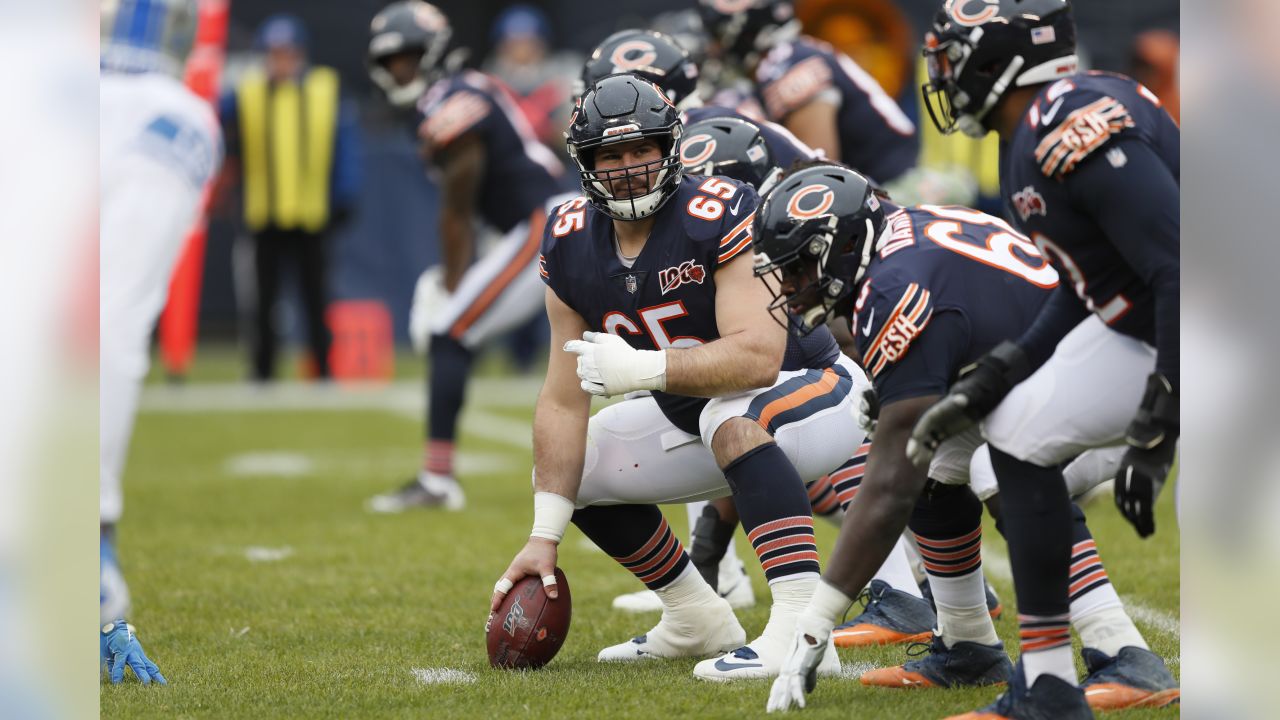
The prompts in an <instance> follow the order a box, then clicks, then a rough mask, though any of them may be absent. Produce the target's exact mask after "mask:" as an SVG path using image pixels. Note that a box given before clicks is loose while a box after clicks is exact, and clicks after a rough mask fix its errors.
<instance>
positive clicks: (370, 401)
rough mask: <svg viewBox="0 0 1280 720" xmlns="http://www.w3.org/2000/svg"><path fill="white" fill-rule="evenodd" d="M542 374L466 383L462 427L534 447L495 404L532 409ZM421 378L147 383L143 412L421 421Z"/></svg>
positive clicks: (524, 426)
mask: <svg viewBox="0 0 1280 720" xmlns="http://www.w3.org/2000/svg"><path fill="white" fill-rule="evenodd" d="M540 387H542V379H541V378H534V377H519V378H482V379H477V380H475V381H473V382H471V383H470V384H469V386H468V388H467V394H468V398H467V399H468V403H467V408H466V409H465V410H464V411H463V413H462V432H464V433H466V434H469V435H474V436H476V437H480V438H483V439H485V440H490V441H492V442H496V443H500V444H503V445H507V446H509V447H513V448H517V449H521V450H528V449H530V448H532V447H533V437H532V429H531V427H530V425H529V423H527V422H522V421H519V420H515V419H512V418H508V417H505V416H502V415H500V414H496V413H491V412H485V409H486V408H487V409H494V408H517V407H528V408H532V407H533V403H534V400H535V399H536V397H537V394H538V389H539V388H540ZM425 395H426V394H425V392H424V391H423V387H422V383H420V382H416V381H409V380H402V381H399V382H394V383H385V384H352V385H342V384H339V385H316V384H314V383H302V382H281V383H276V384H273V385H263V386H259V385H253V384H250V383H243V382H232V383H191V384H186V385H177V386H173V385H148V386H147V387H145V388H143V391H142V398H141V401H140V403H139V409H140V411H141V412H144V413H176V414H187V413H201V414H206V413H232V412H234V413H256V412H300V411H308V410H318V411H353V410H366V411H374V412H387V413H391V414H392V415H395V416H397V417H401V418H405V419H408V420H414V421H420V420H421V419H422V417H423V414H424V408H425V407H426V396H425Z"/></svg>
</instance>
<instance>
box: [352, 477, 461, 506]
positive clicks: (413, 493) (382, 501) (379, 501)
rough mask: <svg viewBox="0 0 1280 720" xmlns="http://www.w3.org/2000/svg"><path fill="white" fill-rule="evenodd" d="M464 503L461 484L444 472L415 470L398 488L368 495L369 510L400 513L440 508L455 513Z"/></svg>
mask: <svg viewBox="0 0 1280 720" xmlns="http://www.w3.org/2000/svg"><path fill="white" fill-rule="evenodd" d="M466 506H467V497H466V495H464V494H463V492H462V486H461V485H459V484H458V481H457V480H454V479H453V478H451V477H449V476H448V475H433V474H431V473H428V472H422V473H419V474H418V476H417V477H416V478H412V479H411V480H409V482H407V483H405V484H404V485H403V486H402V487H401V488H400V489H398V490H393V491H391V492H388V493H383V494H381V495H374V496H373V497H371V498H369V501H368V503H366V507H367V508H368V509H369V512H375V513H401V512H404V511H405V510H411V509H413V508H440V509H442V510H449V511H451V512H456V511H458V510H461V509H463V508H464V507H466Z"/></svg>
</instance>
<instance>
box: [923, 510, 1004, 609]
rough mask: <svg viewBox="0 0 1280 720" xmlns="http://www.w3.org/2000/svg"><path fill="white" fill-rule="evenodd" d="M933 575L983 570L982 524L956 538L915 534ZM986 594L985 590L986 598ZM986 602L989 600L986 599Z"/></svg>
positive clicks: (964, 573) (925, 564)
mask: <svg viewBox="0 0 1280 720" xmlns="http://www.w3.org/2000/svg"><path fill="white" fill-rule="evenodd" d="M913 534H914V535H915V538H916V548H917V549H918V550H919V551H920V557H922V558H924V570H925V572H926V573H928V574H929V577H930V578H933V577H943V578H953V577H960V576H962V575H968V574H970V573H975V572H978V571H979V570H981V569H982V527H981V526H978V527H977V528H974V529H973V531H972V532H969V533H966V534H964V535H961V536H959V537H953V538H929V537H925V536H924V535H921V534H920V533H913ZM985 597H986V594H985V592H984V594H983V598H985ZM983 602H986V600H985V599H984V600H983Z"/></svg>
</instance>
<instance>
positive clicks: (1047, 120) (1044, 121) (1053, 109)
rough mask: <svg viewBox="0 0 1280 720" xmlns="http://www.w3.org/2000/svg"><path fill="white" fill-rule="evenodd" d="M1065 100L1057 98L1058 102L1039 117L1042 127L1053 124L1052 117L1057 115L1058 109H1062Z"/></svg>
mask: <svg viewBox="0 0 1280 720" xmlns="http://www.w3.org/2000/svg"><path fill="white" fill-rule="evenodd" d="M1065 99H1066V98H1058V102H1056V103H1054V104H1053V107H1051V108H1049V112H1047V113H1045V114H1044V115H1041V116H1040V123H1041V124H1042V125H1048V124H1049V123H1051V122H1053V116H1055V115H1057V114H1058V108H1060V107H1062V101H1063V100H1065Z"/></svg>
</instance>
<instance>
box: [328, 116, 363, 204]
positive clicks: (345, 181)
mask: <svg viewBox="0 0 1280 720" xmlns="http://www.w3.org/2000/svg"><path fill="white" fill-rule="evenodd" d="M329 193H330V196H331V197H330V201H331V203H332V204H333V207H334V210H335V211H337V212H346V211H347V210H350V209H351V207H352V206H354V205H355V202H356V199H357V197H358V196H359V193H360V123H359V119H358V116H357V114H356V106H355V103H353V102H351V101H350V100H343V101H341V103H340V104H339V106H338V128H337V132H336V133H335V135H334V148H333V170H332V178H331V179H330V183H329Z"/></svg>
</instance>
